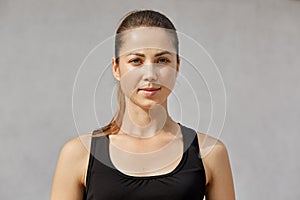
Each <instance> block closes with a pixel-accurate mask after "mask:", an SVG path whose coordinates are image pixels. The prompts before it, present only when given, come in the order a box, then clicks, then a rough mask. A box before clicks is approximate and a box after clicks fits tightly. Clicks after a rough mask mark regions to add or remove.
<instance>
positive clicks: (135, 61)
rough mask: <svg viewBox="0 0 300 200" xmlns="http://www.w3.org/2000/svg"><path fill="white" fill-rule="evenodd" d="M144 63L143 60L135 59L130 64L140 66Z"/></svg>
mask: <svg viewBox="0 0 300 200" xmlns="http://www.w3.org/2000/svg"><path fill="white" fill-rule="evenodd" d="M141 62H142V61H141V59H139V58H135V59H132V60H130V61H129V63H132V64H134V65H138V64H140V63H141Z"/></svg>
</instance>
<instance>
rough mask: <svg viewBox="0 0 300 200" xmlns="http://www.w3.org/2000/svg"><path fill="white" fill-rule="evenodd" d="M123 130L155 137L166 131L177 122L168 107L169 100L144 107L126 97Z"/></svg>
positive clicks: (127, 132)
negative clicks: (172, 117)
mask: <svg viewBox="0 0 300 200" xmlns="http://www.w3.org/2000/svg"><path fill="white" fill-rule="evenodd" d="M125 102H126V106H125V112H124V116H123V121H122V125H121V132H123V133H125V134H129V135H131V136H135V137H140V138H149V137H153V136H155V135H157V134H159V133H161V132H164V131H165V130H167V129H168V128H170V127H171V126H172V125H174V124H175V122H174V121H173V120H172V119H171V117H170V116H169V113H168V109H167V102H166V101H165V102H164V103H163V104H156V105H155V106H153V107H151V108H147V109H145V108H142V107H140V106H138V105H136V104H134V103H132V102H131V101H130V100H128V99H126V100H125Z"/></svg>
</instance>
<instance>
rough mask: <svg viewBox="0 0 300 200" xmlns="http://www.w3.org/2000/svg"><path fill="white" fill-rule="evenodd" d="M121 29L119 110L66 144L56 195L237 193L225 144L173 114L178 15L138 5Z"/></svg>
mask: <svg viewBox="0 0 300 200" xmlns="http://www.w3.org/2000/svg"><path fill="white" fill-rule="evenodd" d="M116 33H117V34H116V37H115V57H114V58H113V59H112V71H113V75H114V77H115V79H116V80H117V81H118V86H119V87H118V111H117V112H116V114H115V116H114V118H113V119H112V120H111V122H110V123H109V124H108V125H107V126H105V127H102V128H100V129H98V130H95V131H94V132H93V133H92V134H87V135H85V136H80V137H77V138H74V139H72V140H70V141H69V142H67V143H66V144H65V145H64V147H63V148H62V150H61V153H60V157H59V160H58V164H57V169H56V172H55V176H54V181H53V186H52V193H51V200H61V199H64V200H68V199H70V200H76V199H78V200H79V199H90V200H91V199H95V200H97V199H99V200H100V199H101V200H104V199H126V200H127V199H154V198H156V199H168V200H169V199H172V200H173V199H188V200H193V199H203V197H204V195H205V198H206V199H207V200H222V199H224V200H225V199H226V200H234V199H235V194H234V186H233V179H232V173H231V167H230V162H229V157H228V153H227V150H226V147H225V145H224V144H223V143H222V142H221V141H219V140H217V139H216V138H213V137H209V136H207V135H206V134H203V133H199V132H196V131H194V130H193V129H191V128H188V127H186V126H184V125H182V124H180V123H177V122H175V121H174V120H172V118H171V117H170V116H169V113H168V107H167V97H168V96H169V94H170V93H171V92H172V89H173V86H174V84H175V81H176V77H177V74H178V72H179V66H180V58H179V54H178V37H177V34H176V29H175V27H174V25H173V24H172V22H171V21H170V20H169V19H168V18H167V17H166V16H164V15H163V14H161V13H159V12H156V11H152V10H139V11H132V12H130V13H128V14H127V15H126V16H125V17H124V19H123V20H122V22H121V23H120V25H119V27H118V29H117V31H116ZM91 136H92V137H91ZM204 140H205V142H204ZM209 144H214V145H213V148H211V151H209V152H208V153H207V154H206V155H205V156H203V152H204V149H207V148H209V147H211V146H209ZM86 146H87V148H86ZM87 149H88V151H87ZM89 150H91V151H89ZM202 150H203V151H202ZM200 155H202V158H201V156H200Z"/></svg>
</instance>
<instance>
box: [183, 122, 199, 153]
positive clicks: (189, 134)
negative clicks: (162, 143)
mask: <svg viewBox="0 0 300 200" xmlns="http://www.w3.org/2000/svg"><path fill="white" fill-rule="evenodd" d="M178 124H179V125H180V127H181V131H182V136H183V142H184V151H187V150H188V149H189V148H192V149H194V151H196V153H197V154H198V155H200V154H199V152H200V150H199V144H198V137H197V132H196V131H195V130H194V129H192V128H189V127H187V126H185V125H182V124H181V123H178Z"/></svg>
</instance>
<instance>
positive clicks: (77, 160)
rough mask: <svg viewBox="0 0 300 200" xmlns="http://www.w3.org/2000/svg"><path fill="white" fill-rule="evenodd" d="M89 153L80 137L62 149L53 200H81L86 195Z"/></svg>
mask: <svg viewBox="0 0 300 200" xmlns="http://www.w3.org/2000/svg"><path fill="white" fill-rule="evenodd" d="M88 155H89V153H88V151H87V150H86V148H85V147H84V145H83V144H82V141H81V139H80V138H79V137H77V138H74V139H72V140H70V141H68V142H67V143H66V144H65V145H64V146H63V148H62V149H61V152H60V155H59V158H58V162H57V166H56V170H55V175H54V179H53V184H52V192H51V198H50V199H51V200H61V199H64V200H80V199H82V197H83V194H84V189H85V187H84V185H83V177H84V175H85V172H84V169H85V166H86V163H87V159H88Z"/></svg>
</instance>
